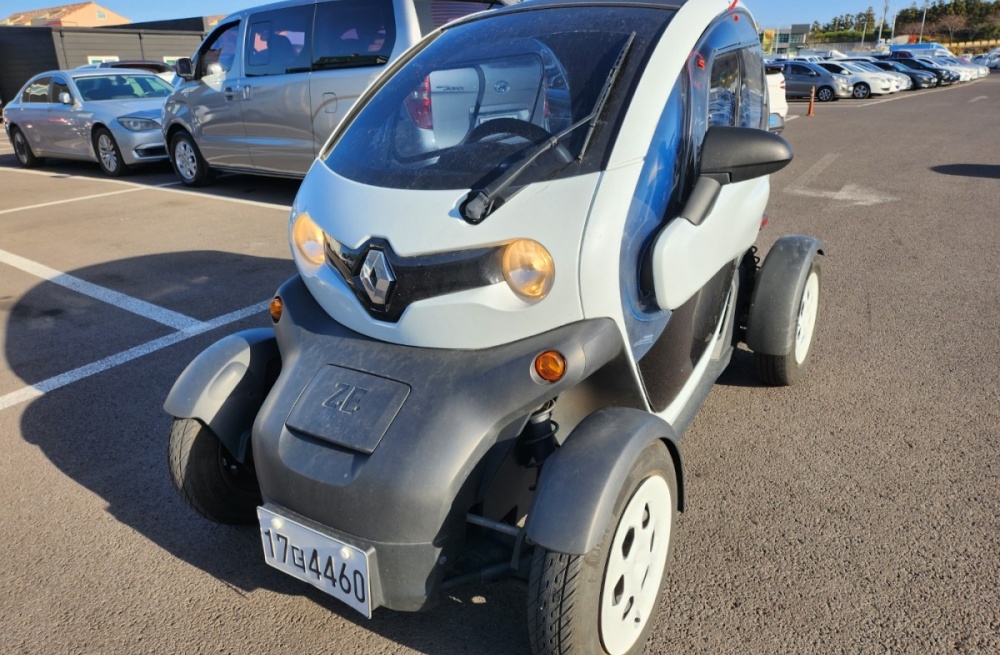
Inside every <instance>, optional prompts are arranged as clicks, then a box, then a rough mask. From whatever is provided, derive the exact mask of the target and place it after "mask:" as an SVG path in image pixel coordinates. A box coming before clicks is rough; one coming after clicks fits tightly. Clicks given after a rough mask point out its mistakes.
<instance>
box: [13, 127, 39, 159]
mask: <svg viewBox="0 0 1000 655" xmlns="http://www.w3.org/2000/svg"><path fill="white" fill-rule="evenodd" d="M10 142H11V144H12V145H13V146H14V155H16V156H17V161H19V162H20V163H21V166H23V167H24V168H34V167H36V166H39V165H40V164H41V163H42V158H41V157H36V156H35V153H34V152H32V151H31V144H29V143H28V139H27V137H25V136H24V132H22V131H21V130H19V129H18V128H16V127H11V128H10Z"/></svg>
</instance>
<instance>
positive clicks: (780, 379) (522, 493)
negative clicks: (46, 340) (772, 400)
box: [165, 0, 821, 655]
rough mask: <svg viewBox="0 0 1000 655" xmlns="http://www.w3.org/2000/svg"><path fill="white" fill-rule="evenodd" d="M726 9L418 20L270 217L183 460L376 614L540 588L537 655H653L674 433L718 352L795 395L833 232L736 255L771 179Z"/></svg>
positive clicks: (213, 355)
mask: <svg viewBox="0 0 1000 655" xmlns="http://www.w3.org/2000/svg"><path fill="white" fill-rule="evenodd" d="M768 114H769V112H768V105H767V95H766V81H765V73H764V65H763V61H762V52H761V48H760V44H759V41H758V38H757V30H756V27H755V25H754V22H753V19H752V18H751V17H750V15H749V14H748V13H747V11H746V10H745V9H744V8H743V7H742V6H740V5H739V4H738V3H737V2H732V1H731V0H688V1H687V2H684V1H683V0H679V1H676V2H655V1H653V2H642V3H633V2H601V1H597V2H590V1H588V2H573V1H567V0H558V1H549V0H539V1H535V0H529V1H528V2H524V3H522V4H520V5H516V6H513V7H509V8H505V9H500V10H496V11H491V12H487V13H483V14H478V15H475V16H472V17H468V18H466V19H463V20H461V21H459V22H457V23H453V24H451V25H449V26H446V27H445V28H443V29H441V30H438V31H437V32H434V33H433V34H431V35H429V36H428V37H427V38H426V39H425V40H423V41H422V42H421V43H419V44H418V45H417V46H415V47H414V48H413V49H412V50H411V51H410V52H408V53H407V54H406V55H405V56H404V57H402V58H401V59H399V60H397V61H396V62H395V63H394V64H392V65H390V66H389V68H388V69H387V70H385V71H384V73H383V74H382V75H381V76H380V77H379V78H378V80H377V81H376V82H375V83H373V85H372V86H371V87H370V88H369V89H368V90H367V91H366V92H365V94H364V95H363V96H362V97H361V98H360V99H359V101H358V102H357V104H356V106H355V108H354V109H353V110H352V112H351V113H350V114H349V115H348V116H347V117H346V119H345V121H344V122H343V124H342V125H341V126H340V127H339V128H338V129H337V130H336V131H335V132H334V134H333V135H332V137H331V139H330V141H329V142H328V143H327V145H326V147H325V149H324V150H323V152H322V153H321V154H320V157H319V158H318V159H317V161H316V162H315V163H314V165H313V166H312V169H311V170H310V172H309V174H308V175H307V177H306V178H305V180H304V182H303V184H302V187H301V189H300V191H299V193H298V195H297V197H296V199H295V202H294V206H293V208H292V211H291V216H290V221H289V230H288V232H289V239H290V242H291V251H292V255H293V258H294V260H295V264H296V266H297V269H298V274H297V275H296V276H295V277H293V278H292V279H290V280H288V281H287V282H285V283H284V284H283V285H282V286H281V287H280V288H279V289H278V291H277V293H276V294H275V295H274V298H273V300H272V301H271V303H270V313H271V317H272V319H273V322H274V325H273V328H270V329H256V330H249V331H245V332H240V333H238V334H234V335H231V336H229V337H226V338H224V339H222V340H221V341H219V342H218V343H216V344H214V345H213V346H211V347H210V348H208V349H207V350H206V351H205V352H203V353H202V354H201V355H199V356H198V357H197V358H196V359H195V360H194V361H193V362H192V363H191V364H190V365H189V366H188V367H187V369H186V370H185V371H184V372H183V373H182V374H181V376H180V378H179V379H178V380H177V382H176V383H175V385H174V387H173V389H172V391H171V392H170V394H169V397H168V398H167V400H166V403H165V408H166V411H167V412H168V413H169V414H171V415H172V416H174V417H175V421H174V423H173V428H172V432H171V435H170V448H169V459H170V470H171V473H172V476H173V480H174V483H175V484H176V486H177V489H178V490H179V491H180V494H181V496H182V498H183V499H184V500H185V501H186V502H187V503H188V504H189V505H190V506H191V507H193V508H194V509H195V510H197V511H198V512H200V513H201V514H203V515H204V516H206V517H207V518H209V519H212V520H214V521H219V522H223V523H243V522H249V523H256V524H259V526H260V535H261V543H262V549H263V556H264V560H265V561H266V562H267V563H268V564H270V565H271V566H274V567H276V568H278V569H280V570H282V571H284V572H285V573H287V574H289V575H291V576H294V577H296V578H298V579H300V580H302V581H303V582H306V583H309V584H312V585H314V586H316V587H318V588H319V589H322V590H323V591H325V592H326V593H329V594H331V595H333V596H334V597H336V598H338V599H340V600H341V601H343V602H345V603H347V604H348V605H350V606H351V607H353V608H354V609H356V610H358V611H359V612H361V613H362V614H364V615H366V616H371V613H372V612H373V611H374V610H375V609H376V608H378V607H387V608H391V609H395V610H404V611H416V610H422V609H425V608H427V607H429V606H431V605H432V604H433V603H434V602H435V601H436V600H437V599H439V598H440V597H441V596H442V595H443V594H447V592H448V590H449V589H452V588H453V587H455V586H457V585H460V584H463V583H467V582H471V581H482V580H494V579H499V578H503V577H515V578H520V579H523V580H526V581H527V583H528V584H527V589H528V592H527V620H528V624H529V634H530V638H531V644H532V648H533V650H534V651H535V652H536V653H609V654H611V655H623V654H625V653H638V652H640V651H641V650H642V649H643V647H644V645H645V642H646V640H647V637H648V633H649V631H650V629H651V627H652V626H653V624H654V620H653V619H654V617H655V615H656V611H657V607H658V604H659V597H660V594H661V591H662V589H663V586H664V581H665V579H666V578H665V573H666V565H667V561H668V558H669V554H670V548H671V540H672V531H673V527H674V520H675V516H676V512H678V511H680V510H681V509H683V505H684V485H683V475H682V468H681V457H680V450H679V447H678V442H679V439H680V437H681V435H682V434H683V432H684V431H685V429H686V427H687V426H688V425H689V423H690V422H691V420H692V418H693V417H694V415H695V413H696V412H697V410H698V408H699V407H700V406H701V405H702V403H703V401H704V399H705V398H706V396H707V395H708V393H709V391H710V389H711V387H712V385H713V384H714V382H715V380H716V379H717V377H718V376H719V375H720V373H721V372H722V371H723V369H724V368H725V367H726V366H727V364H728V363H729V361H730V357H731V355H732V353H733V352H734V349H735V348H736V347H737V346H738V345H739V344H740V343H745V344H746V345H747V346H748V347H749V349H750V350H752V351H753V353H754V355H753V356H754V358H755V360H756V362H757V370H758V372H759V374H760V376H761V377H762V379H763V380H764V381H765V382H766V383H769V384H775V385H780V384H791V383H794V382H796V381H797V380H798V379H799V378H800V376H801V375H802V373H803V372H804V370H805V368H806V365H807V363H808V358H809V354H810V346H811V343H812V341H813V334H814V327H815V325H816V319H817V310H818V307H819V292H820V264H819V260H820V257H819V255H820V254H821V244H820V243H819V241H817V240H816V239H814V238H810V237H805V236H790V237H783V238H781V239H779V240H778V241H777V243H776V244H774V245H773V246H772V248H771V249H770V251H769V253H768V255H767V257H766V259H765V260H764V262H763V264H762V265H761V264H759V259H758V258H757V256H756V255H755V252H756V251H755V248H754V242H755V239H756V238H757V235H758V232H759V229H760V227H761V222H762V216H763V213H764V208H765V205H766V203H767V199H768V194H769V177H768V176H769V174H770V173H772V172H775V171H777V170H780V169H781V168H782V167H783V166H785V165H786V164H787V163H788V162H789V161H790V160H791V158H792V152H791V149H790V147H789V145H788V144H787V142H785V141H784V140H783V139H782V138H781V137H780V136H778V135H775V134H771V133H769V132H768V131H767V123H768Z"/></svg>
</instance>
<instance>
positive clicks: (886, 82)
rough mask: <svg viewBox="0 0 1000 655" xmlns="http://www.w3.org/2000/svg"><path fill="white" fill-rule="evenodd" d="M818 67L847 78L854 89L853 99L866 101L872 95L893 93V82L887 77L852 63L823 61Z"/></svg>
mask: <svg viewBox="0 0 1000 655" xmlns="http://www.w3.org/2000/svg"><path fill="white" fill-rule="evenodd" d="M816 65H817V66H819V67H821V68H824V69H826V70H828V71H830V72H831V73H834V74H836V75H843V76H844V77H847V78H848V79H849V80H850V82H851V86H852V87H853V91H852V97H854V98H855V99H857V100H864V99H865V98H867V97H868V96H871V95H885V94H887V93H893V84H892V80H890V79H889V77H888V76H887V75H883V74H881V73H873V72H871V71H867V70H865V69H863V68H861V67H860V66H857V65H856V64H854V63H852V62H844V63H841V62H840V61H839V60H838V61H823V62H820V63H818V64H816Z"/></svg>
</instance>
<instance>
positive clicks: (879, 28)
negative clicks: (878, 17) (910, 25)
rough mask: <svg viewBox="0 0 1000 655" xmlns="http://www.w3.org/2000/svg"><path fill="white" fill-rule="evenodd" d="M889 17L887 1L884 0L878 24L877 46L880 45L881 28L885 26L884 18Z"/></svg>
mask: <svg viewBox="0 0 1000 655" xmlns="http://www.w3.org/2000/svg"><path fill="white" fill-rule="evenodd" d="M888 15H889V0H885V5H884V7H883V9H882V22H881V23H879V24H878V44H879V45H881V44H882V27H883V26H884V25H885V17H886V16H888Z"/></svg>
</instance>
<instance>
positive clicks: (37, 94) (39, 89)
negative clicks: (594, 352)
mask: <svg viewBox="0 0 1000 655" xmlns="http://www.w3.org/2000/svg"><path fill="white" fill-rule="evenodd" d="M50 80H51V78H49V77H43V78H41V79H38V80H35V81H34V82H32V83H31V84H29V85H28V86H26V87H25V88H24V93H22V94H21V102H48V101H49V81H50Z"/></svg>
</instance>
